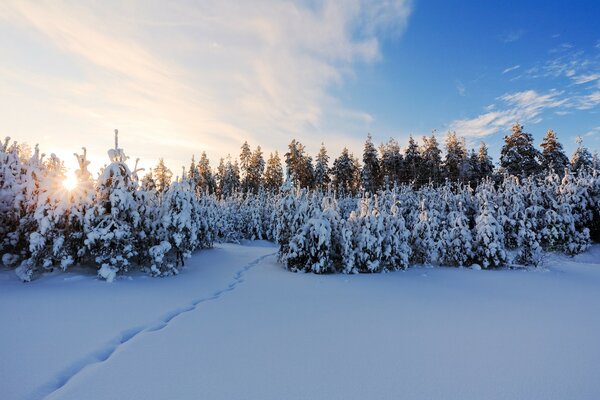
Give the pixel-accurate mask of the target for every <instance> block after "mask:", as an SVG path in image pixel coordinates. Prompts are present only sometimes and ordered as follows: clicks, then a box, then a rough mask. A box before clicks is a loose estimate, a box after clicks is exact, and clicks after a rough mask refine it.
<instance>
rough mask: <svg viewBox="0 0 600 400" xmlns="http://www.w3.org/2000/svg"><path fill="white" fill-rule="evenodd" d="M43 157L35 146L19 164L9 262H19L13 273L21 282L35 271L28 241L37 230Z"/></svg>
mask: <svg viewBox="0 0 600 400" xmlns="http://www.w3.org/2000/svg"><path fill="white" fill-rule="evenodd" d="M44 157H45V154H40V151H39V147H38V146H37V145H36V146H35V151H34V153H33V155H32V156H31V158H30V159H29V160H28V161H27V162H24V163H22V164H21V165H22V170H21V174H20V185H19V186H18V188H19V189H18V192H17V193H16V196H15V203H14V206H15V208H16V209H17V210H18V221H17V224H16V227H15V230H14V232H13V233H12V234H11V236H12V237H11V242H12V244H13V249H14V254H13V255H12V256H11V258H12V260H11V261H13V262H16V261H17V260H19V259H20V260H21V264H20V265H19V267H18V268H17V269H16V270H15V273H16V274H17V276H19V278H20V279H22V280H23V281H29V280H31V277H32V274H33V273H34V271H35V265H33V264H32V263H31V262H30V261H29V257H30V255H31V252H30V239H31V235H32V234H33V233H35V232H37V231H38V229H39V226H38V222H37V220H36V218H35V211H36V209H37V207H38V199H39V193H40V182H41V180H42V179H43V176H44V174H45V171H44V170H45V165H44Z"/></svg>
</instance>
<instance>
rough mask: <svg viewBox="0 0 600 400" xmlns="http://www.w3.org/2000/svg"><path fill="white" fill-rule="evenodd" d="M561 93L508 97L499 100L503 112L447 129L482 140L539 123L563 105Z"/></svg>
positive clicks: (455, 123)
mask: <svg viewBox="0 0 600 400" xmlns="http://www.w3.org/2000/svg"><path fill="white" fill-rule="evenodd" d="M560 95H561V92H558V91H556V90H551V91H549V92H547V93H544V94H541V93H538V92H536V91H535V90H526V91H522V92H515V93H507V94H504V95H502V96H500V97H499V98H498V100H500V101H502V103H504V107H502V108H496V107H494V108H492V109H488V111H487V112H485V113H483V114H481V115H479V116H477V117H474V118H467V119H459V120H455V121H453V122H452V123H450V125H449V129H450V130H451V131H456V132H457V133H458V134H460V135H463V136H466V137H469V138H476V137H484V136H489V135H491V134H494V133H497V132H499V131H502V130H506V129H508V128H509V127H510V126H511V125H512V124H514V123H515V122H519V123H522V124H525V123H537V122H540V121H541V114H542V112H543V111H544V110H546V109H555V108H558V107H560V106H562V105H564V104H565V102H566V100H565V99H561V98H560Z"/></svg>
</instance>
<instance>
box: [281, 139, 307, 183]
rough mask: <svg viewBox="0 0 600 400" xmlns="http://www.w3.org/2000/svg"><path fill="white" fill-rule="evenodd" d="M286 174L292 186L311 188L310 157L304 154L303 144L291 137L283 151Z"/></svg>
mask: <svg viewBox="0 0 600 400" xmlns="http://www.w3.org/2000/svg"><path fill="white" fill-rule="evenodd" d="M285 165H286V167H287V176H288V177H292V178H293V181H292V183H293V184H294V186H299V187H302V188H311V187H312V185H313V181H314V169H313V165H312V158H311V157H309V156H307V155H306V151H305V148H304V145H303V144H302V143H300V142H298V141H296V139H293V140H292V141H291V142H290V144H289V145H288V152H287V153H285Z"/></svg>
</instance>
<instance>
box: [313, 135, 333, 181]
mask: <svg viewBox="0 0 600 400" xmlns="http://www.w3.org/2000/svg"><path fill="white" fill-rule="evenodd" d="M330 182H331V177H330V176H329V155H328V154H327V149H326V148H325V144H324V143H321V147H320V148H319V154H317V158H316V159H315V188H316V189H318V190H320V191H322V192H325V191H326V190H327V187H328V186H329V183H330Z"/></svg>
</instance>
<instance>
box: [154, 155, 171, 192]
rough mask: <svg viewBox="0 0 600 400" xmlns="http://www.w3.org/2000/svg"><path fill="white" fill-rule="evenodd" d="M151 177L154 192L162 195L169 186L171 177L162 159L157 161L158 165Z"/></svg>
mask: <svg viewBox="0 0 600 400" xmlns="http://www.w3.org/2000/svg"><path fill="white" fill-rule="evenodd" d="M153 175H154V182H155V184H156V191H157V192H158V193H159V194H162V193H164V192H165V191H166V190H167V189H168V188H169V186H170V185H171V178H172V177H173V173H172V172H171V170H170V169H169V168H167V166H166V165H165V160H164V159H162V158H160V159H159V160H158V165H157V166H156V167H154V172H153Z"/></svg>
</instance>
